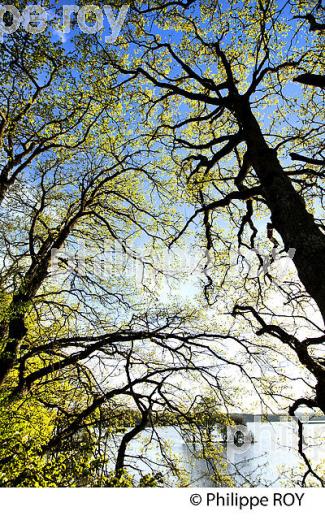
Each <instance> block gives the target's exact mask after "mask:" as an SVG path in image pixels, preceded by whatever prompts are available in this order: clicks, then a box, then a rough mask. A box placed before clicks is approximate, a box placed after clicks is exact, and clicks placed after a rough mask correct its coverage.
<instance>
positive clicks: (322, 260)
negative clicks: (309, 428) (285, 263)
mask: <svg viewBox="0 0 325 520" xmlns="http://www.w3.org/2000/svg"><path fill="white" fill-rule="evenodd" d="M233 111H234V113H235V115H236V117H237V120H238V122H239V125H240V126H241V128H242V129H243V133H244V137H245V141H246V144H247V151H248V154H249V158H250V161H251V164H252V166H253V168H254V170H255V172H256V174H257V176H258V179H259V181H260V183H261V185H262V187H263V190H264V197H265V199H266V202H267V205H268V207H269V209H270V212H271V218H272V223H273V225H274V228H275V229H276V230H277V231H278V233H279V234H280V235H281V237H282V240H283V243H284V245H285V248H286V249H287V250H289V249H290V248H293V249H295V255H294V257H293V262H294V264H295V266H296V269H297V272H298V276H299V279H300V281H301V282H302V283H303V285H304V286H305V288H306V290H307V291H308V293H309V294H310V296H311V297H312V298H313V299H314V300H315V302H316V304H317V305H318V308H319V310H320V312H321V315H322V317H323V320H324V322H325V235H324V234H323V233H322V231H321V230H320V228H319V227H318V226H317V224H316V222H315V220H314V217H313V215H312V214H311V213H309V212H308V211H307V209H306V205H305V202H304V200H303V198H302V197H301V196H300V195H299V194H298V193H297V192H296V190H295V189H294V187H293V185H292V183H291V180H290V178H289V177H288V176H287V175H286V173H285V171H284V170H283V168H282V166H281V164H280V162H279V159H278V157H277V154H276V151H275V150H273V149H272V148H271V147H269V146H268V144H267V143H266V141H265V139H264V136H263V133H262V130H261V128H260V126H259V124H258V122H257V120H256V118H255V116H254V114H253V112H252V110H251V107H250V103H249V100H248V98H246V97H244V96H236V97H235V100H234V102H233ZM317 380H318V383H317V385H316V394H317V397H316V402H317V405H318V406H319V407H320V408H321V409H322V410H323V411H324V413H325V367H324V371H323V373H322V375H319V376H318V377H317Z"/></svg>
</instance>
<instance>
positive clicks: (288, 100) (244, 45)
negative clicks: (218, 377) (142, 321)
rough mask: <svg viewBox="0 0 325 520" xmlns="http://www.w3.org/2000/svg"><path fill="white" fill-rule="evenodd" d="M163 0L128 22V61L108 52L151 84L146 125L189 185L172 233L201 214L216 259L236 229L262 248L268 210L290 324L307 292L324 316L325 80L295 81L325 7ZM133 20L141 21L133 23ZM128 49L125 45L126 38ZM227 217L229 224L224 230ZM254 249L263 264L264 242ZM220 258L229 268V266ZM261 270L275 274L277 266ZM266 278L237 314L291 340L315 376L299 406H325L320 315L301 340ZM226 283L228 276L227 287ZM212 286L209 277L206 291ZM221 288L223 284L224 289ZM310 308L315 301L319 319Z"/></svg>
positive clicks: (312, 61)
mask: <svg viewBox="0 0 325 520" xmlns="http://www.w3.org/2000/svg"><path fill="white" fill-rule="evenodd" d="M137 6H138V4H137V3H135V12H136V13H138V12H139V10H140V7H138V9H137ZM155 6H156V7H155V8H153V7H152V9H151V11H150V17H149V15H148V16H147V17H139V16H137V15H135V16H134V17H133V18H132V20H131V21H130V25H129V28H128V29H126V30H125V37H126V38H127V41H128V42H129V43H132V44H133V45H135V46H136V49H137V51H136V52H134V53H132V55H129V60H128V61H127V62H126V60H125V59H124V60H123V61H122V60H119V56H118V54H117V56H112V55H110V54H108V53H106V61H107V64H109V65H110V66H115V67H116V68H117V70H118V71H119V72H120V73H121V74H124V75H125V77H128V78H130V79H133V81H135V82H136V84H137V86H138V85H139V83H141V84H142V89H141V90H140V92H139V95H138V102H139V106H140V104H141V103H142V107H143V108H142V111H143V121H144V123H143V124H144V125H145V128H146V130H145V131H144V132H147V135H149V138H148V139H149V140H150V141H149V142H150V145H151V147H152V150H155V149H156V148H157V147H160V149H161V150H163V152H162V153H163V154H164V158H163V159H162V162H161V166H160V167H161V168H162V169H166V156H171V161H169V163H168V164H169V168H170V170H172V171H173V172H174V175H175V177H176V178H177V179H178V181H179V184H180V186H181V189H183V190H185V193H186V194H187V195H185V197H186V198H185V200H186V201H188V202H191V203H192V204H193V203H194V204H195V206H196V210H195V212H194V213H193V215H192V217H190V218H189V219H187V222H186V224H185V226H184V228H183V229H181V230H180V231H179V233H178V234H177V235H176V236H175V238H174V240H173V242H175V241H176V240H177V239H178V238H179V237H180V236H181V235H183V233H184V232H185V231H186V230H187V229H188V228H189V227H190V225H191V224H192V223H193V221H194V219H196V218H197V217H199V216H200V215H201V216H202V219H203V224H204V233H205V240H206V248H207V250H208V252H209V253H211V257H212V256H213V255H214V257H215V259H214V261H215V265H216V263H217V262H218V258H220V257H221V256H222V254H223V255H228V254H229V249H230V247H231V242H232V240H233V239H234V231H235V229H236V230H237V240H238V244H239V246H240V248H241V249H243V248H246V249H248V250H253V251H254V250H260V249H261V248H260V245H261V244H262V240H263V238H264V237H263V228H264V229H265V227H264V226H265V224H266V223H265V224H264V223H263V220H264V222H265V220H266V219H267V220H269V221H270V222H269V224H268V225H267V238H268V240H269V241H270V242H269V243H271V245H272V250H273V253H272V254H273V257H274V255H276V254H278V253H279V251H280V250H283V251H286V252H287V253H291V252H292V262H293V264H294V266H295V269H296V273H297V277H295V278H292V282H290V284H291V290H290V291H286V286H285V285H283V284H280V285H279V284H277V286H276V292H277V294H278V298H280V297H281V298H283V294H284V297H285V298H287V303H288V305H289V306H290V307H292V310H291V311H290V316H291V317H292V320H291V326H292V324H293V323H294V321H293V319H296V318H297V316H298V315H301V314H303V315H305V313H306V304H305V302H306V299H307V295H308V296H309V297H310V299H309V301H310V302H311V301H314V302H315V303H316V305H317V307H318V310H319V312H320V314H321V315H322V318H323V320H324V317H325V292H324V291H325V286H324V284H323V282H322V280H323V278H324V262H323V258H324V253H325V238H324V227H323V221H322V219H321V218H320V217H319V212H320V210H321V208H322V201H323V190H322V187H321V181H322V178H323V173H322V171H321V169H320V168H318V166H322V165H323V159H322V156H321V153H322V145H321V135H322V133H321V127H320V123H319V119H318V111H319V103H320V98H319V91H317V90H314V89H313V90H311V89H310V88H309V87H308V88H306V89H304V90H301V89H300V90H297V89H296V88H295V87H294V86H293V81H300V80H301V74H300V73H301V72H302V73H303V74H313V75H314V76H319V77H321V76H320V74H321V69H320V65H319V61H318V55H319V52H320V45H321V43H320V36H321V34H320V33H321V31H322V26H321V24H318V25H317V31H313V30H312V31H308V27H306V26H305V24H304V20H305V19H307V20H309V21H311V20H312V19H313V20H314V19H315V17H314V14H312V15H310V14H307V15H306V9H307V8H308V9H309V10H310V12H313V13H314V12H317V13H318V10H319V9H321V8H320V6H319V5H318V4H317V3H316V2H307V3H305V2H287V3H286V4H285V5H284V6H283V5H282V3H277V2H275V1H268V2H256V3H248V4H245V5H244V4H243V3H241V2H235V1H234V2H229V5H226V4H223V3H222V2H218V3H216V2H205V3H204V5H203V4H202V3H201V4H200V3H199V2H189V3H187V4H186V5H185V4H183V3H182V2H175V3H173V4H172V5H171V4H168V5H166V6H164V7H163V6H161V5H160V4H159V2H157V3H156V4H155ZM292 15H294V17H293V18H294V19H293V20H292ZM297 20H298V22H297ZM302 20H303V21H302ZM150 24H151V26H152V28H151V29H150ZM312 25H313V26H312V27H311V29H315V27H316V26H315V24H312ZM134 26H135V27H136V28H137V30H132V28H133V27H134ZM175 32H177V33H178V35H179V36H178V37H177V38H175V37H174V35H175ZM302 37H303V41H304V44H303V45H302V44H301V40H300V39H301V38H302ZM120 48H121V53H120V55H123V53H124V52H125V43H124V42H122V43H121V45H120ZM104 55H105V50H104ZM133 55H134V56H133ZM244 56H245V59H244ZM104 59H105V58H104ZM298 73H299V75H298V76H297V74H298ZM299 78H300V79H299ZM304 78H305V79H306V76H304ZM319 81H321V80H319ZM314 83H315V81H314ZM317 84H318V83H317ZM298 96H299V101H300V103H297V100H298ZM144 103H145V105H144ZM272 110H273V114H272ZM146 121H148V122H149V123H148V124H147V125H146ZM302 146H303V147H304V149H306V147H307V148H308V150H309V152H310V154H309V155H311V158H310V159H308V158H307V159H304V157H301V154H297V152H298V151H299V149H301V147H302ZM290 157H291V159H292V160H297V159H298V160H301V158H302V160H303V161H305V162H306V163H307V164H308V168H307V167H301V166H295V165H294V164H293V163H292V161H291V160H290ZM312 204H313V205H314V208H313V209H312V207H311V205H312ZM262 219H263V220H262ZM222 220H223V221H226V222H227V224H226V229H224V230H221V229H220V222H222ZM259 220H260V222H259ZM229 228H231V231H233V232H232V233H231V232H229ZM261 235H262V236H261ZM264 236H265V235H264ZM264 242H265V241H264ZM270 256H271V262H273V260H274V258H272V255H270ZM257 257H258V259H259V261H260V263H261V266H262V273H263V271H265V269H264V267H263V258H262V256H261V253H260V252H259V251H257ZM240 258H243V255H242V253H241V252H240V253H239V255H238V260H240ZM210 267H211V263H210ZM218 268H219V275H220V264H219V265H218ZM226 270H227V267H225V269H224V271H226ZM229 272H231V274H232V275H233V271H232V270H230V271H229ZM264 274H266V276H265V281H266V282H268V281H269V282H270V281H271V277H270V273H268V272H266V273H265V272H264ZM216 276H217V275H216ZM221 278H222V277H221ZM226 278H227V277H226ZM261 278H262V277H257V279H256V291H257V292H256V296H255V298H254V297H253V299H252V298H251V294H249V298H247V300H251V301H250V303H249V304H247V302H246V304H245V303H244V304H242V303H241V302H240V301H238V303H235V304H234V305H233V309H232V312H233V314H234V315H236V316H245V317H246V319H250V318H248V316H249V315H250V316H251V317H252V318H253V319H252V325H253V322H254V321H255V323H257V324H258V325H259V326H260V329H259V331H258V334H259V335H268V336H270V337H272V336H273V337H275V338H276V339H277V340H280V342H281V343H282V344H286V345H289V347H290V348H291V349H292V350H293V351H294V352H295V353H296V355H297V357H298V359H299V362H300V363H301V364H302V365H303V366H304V367H306V368H307V370H308V371H309V372H310V373H311V374H312V376H313V377H314V378H315V381H316V384H315V386H314V389H315V394H314V396H313V397H312V398H310V399H304V398H302V399H300V400H299V401H298V402H296V403H295V404H293V406H292V408H291V411H292V413H294V410H295V409H296V408H297V406H298V405H300V404H307V405H309V406H314V407H319V408H320V409H321V410H322V411H324V410H325V386H324V385H325V381H324V364H323V362H322V359H321V358H319V352H318V350H315V352H313V346H317V345H318V346H320V345H321V344H322V343H323V342H324V329H323V325H322V324H317V322H314V323H313V324H312V325H311V329H310V331H311V337H305V338H304V339H303V340H301V339H298V336H299V331H297V333H296V334H295V333H291V332H287V330H286V328H288V327H290V322H289V324H288V323H287V324H284V320H283V319H281V317H279V316H277V312H276V311H275V312H273V313H271V315H272V321H269V322H268V321H267V320H265V318H264V317H263V313H265V312H266V313H267V314H269V310H268V306H269V300H268V299H267V291H268V288H267V285H264V286H263V283H262V279H261ZM246 281H247V280H246ZM246 281H245V280H244V285H243V287H244V291H245V283H246ZM298 281H299V284H298ZM225 283H226V280H225V279H223V281H222V282H221V285H222V284H225ZM216 285H217V284H216ZM212 286H213V279H212V277H211V275H209V276H208V277H207V283H206V295H207V293H208V292H209V290H210V289H213V287H212ZM216 288H217V292H219V294H220V293H221V287H220V286H219V287H216ZM292 289H294V294H293V293H292ZM240 300H243V299H242V298H241V299H240ZM252 300H253V301H252ZM254 300H255V302H254ZM228 301H229V297H228ZM303 308H304V309H303ZM263 309H264V310H263ZM302 309H303V313H302V312H301V310H302ZM294 316H296V318H294ZM309 316H310V310H309V314H308V321H309V323H310V320H309ZM300 327H302V322H300Z"/></svg>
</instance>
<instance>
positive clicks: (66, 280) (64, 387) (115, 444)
mask: <svg viewBox="0 0 325 520" xmlns="http://www.w3.org/2000/svg"><path fill="white" fill-rule="evenodd" d="M14 4H15V5H16V4H17V7H20V8H21V7H22V6H23V5H24V2H14ZM45 4H46V6H47V7H49V8H50V7H51V8H52V9H54V10H55V9H57V10H58V9H59V6H58V5H57V4H56V2H47V3H45ZM81 4H86V2H82V3H81ZM112 5H113V6H114V7H115V8H116V9H117V10H118V9H120V8H121V6H122V5H123V2H118V1H116V2H113V3H112ZM322 15H323V7H322V2H316V1H312V0H310V1H309V0H288V1H285V2H282V1H281V2H280V1H276V0H258V1H245V2H242V1H239V0H227V1H223V0H221V1H216V0H205V1H201V2H200V1H198V0H187V1H171V2H161V1H160V0H154V1H152V2H148V3H147V2H136V1H132V2H130V9H129V11H128V14H127V18H126V20H125V22H124V24H123V27H122V29H121V32H120V35H119V37H118V39H117V41H116V42H115V43H114V44H113V45H111V44H107V43H106V44H105V43H104V40H103V38H102V34H101V33H96V34H85V33H82V32H80V31H78V30H74V31H73V32H72V34H71V35H69V36H68V39H67V40H64V39H62V40H60V38H59V37H55V36H54V35H53V27H51V25H49V26H48V27H47V29H46V31H44V32H43V33H41V34H30V33H27V32H25V31H24V30H23V29H20V30H19V31H16V32H14V33H12V34H6V35H4V37H3V41H2V43H0V46H1V51H2V52H1V65H0V75H1V88H0V149H1V152H0V204H1V206H0V219H1V230H0V243H1V270H0V305H1V308H0V385H1V397H0V407H1V408H2V410H3V413H2V414H1V429H0V432H1V433H0V438H1V451H0V482H1V485H4V486H16V485H32V486H47V485H54V486H55V485H57V486H74V485H79V486H80V485H107V486H115V485H125V486H132V485H140V486H145V485H153V486H156V485H162V484H163V483H164V482H166V481H165V480H164V479H166V478H167V475H168V474H169V473H170V472H171V474H172V475H173V476H174V477H175V478H177V479H178V480H177V482H178V485H186V482H187V480H186V478H187V477H186V471H185V470H184V469H182V467H181V464H179V463H178V462H177V461H176V460H175V458H174V457H173V455H172V453H170V451H169V450H168V446H166V445H164V442H163V441H162V439H161V438H160V434H159V428H158V426H157V425H158V424H166V422H167V423H170V424H174V425H178V427H179V428H180V430H181V431H182V432H183V434H184V436H185V437H186V435H188V429H190V430H191V431H193V432H196V434H197V432H199V433H200V442H201V443H202V446H203V447H205V449H206V450H207V452H208V455H207V454H205V455H204V456H205V457H206V458H207V457H210V458H211V459H213V460H214V459H215V460H218V463H217V464H216V466H215V468H217V469H216V470H215V481H216V483H217V484H219V485H231V483H232V481H231V478H230V477H229V475H227V471H226V468H225V467H223V466H222V464H221V462H220V453H219V452H218V450H216V449H215V447H214V445H213V443H212V440H211V435H212V433H211V431H210V428H209V427H208V426H209V424H210V423H209V421H207V422H206V421H205V419H206V417H207V416H209V417H211V409H213V410H214V411H215V414H212V419H211V421H212V422H219V423H222V424H223V425H227V424H229V414H231V412H233V411H234V410H236V409H238V408H239V409H241V410H244V411H248V408H249V407H250V406H252V407H253V408H254V409H255V410H256V409H260V410H262V411H263V412H267V411H271V412H274V411H279V410H280V411H286V413H289V414H290V415H292V416H294V415H295V412H296V411H297V410H298V409H299V408H300V407H302V406H305V407H306V406H307V407H308V408H309V409H310V410H311V411H313V412H315V413H323V414H325V363H324V342H325V331H324V321H325V282H324V280H325V263H324V259H325V236H324V229H325V228H324V214H323V210H324V184H323V180H324V148H323V141H322V137H323V127H322V120H321V117H320V113H321V106H322V95H323V89H324V76H323V70H322V64H321V61H320V59H319V56H320V53H321V50H322V37H323V33H324V24H323V18H322ZM189 272H190V273H191V276H189V274H188V273H189ZM184 284H187V288H186V290H185V289H184V291H183V294H182V287H183V288H184ZM178 287H180V290H179V291H177V288H178ZM202 418H204V420H203V419H202ZM209 420H210V419H209ZM202 421H203V423H202ZM230 422H231V421H230ZM299 424H300V423H299ZM203 427H204V432H205V433H204V435H203V436H202V428H203ZM300 429H302V426H301V424H300ZM143 432H150V433H149V435H150V436H151V442H152V443H154V444H155V445H157V447H158V448H159V451H160V454H161V460H160V459H159V462H157V461H153V460H148V459H147V457H146V454H145V452H143V451H141V449H139V451H138V453H136V455H130V452H129V447H130V446H131V445H132V442H133V441H134V440H135V439H136V438H137V439H139V438H141V435H142V434H143ZM299 433H300V434H302V430H301V431H300V430H299ZM299 446H300V445H299ZM299 451H300V454H301V456H302V459H303V462H304V465H305V468H304V471H303V473H302V476H301V483H302V485H306V483H308V478H311V479H314V480H313V482H314V484H315V485H324V480H323V477H322V475H320V474H319V472H318V471H317V470H316V469H315V468H314V466H313V464H312V462H311V461H310V460H309V459H308V458H307V456H306V455H305V453H304V452H303V450H302V449H300V447H299ZM203 452H204V449H203ZM137 460H138V461H139V460H141V461H142V463H144V464H145V466H146V470H143V469H139V467H138V466H137V463H136V461H137ZM134 468H137V473H138V476H139V478H138V479H136V478H135V477H133V476H132V471H133V470H134Z"/></svg>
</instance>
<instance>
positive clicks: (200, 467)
mask: <svg viewBox="0 0 325 520" xmlns="http://www.w3.org/2000/svg"><path fill="white" fill-rule="evenodd" d="M238 428H239V430H242V431H244V432H246V433H245V434H246V442H244V444H243V445H242V446H236V444H235V442H233V439H234V437H233V436H232V435H231V432H230V433H228V438H229V439H232V440H231V442H227V443H225V442H224V443H220V439H221V436H220V433H219V432H218V429H215V431H214V436H215V439H216V440H215V442H216V443H217V445H218V446H219V447H222V449H223V454H222V457H223V459H224V461H225V462H226V467H227V473H228V474H230V475H231V476H232V477H233V479H234V481H235V483H236V486H238V487H241V486H245V485H246V486H268V487H269V486H274V487H281V486H290V484H291V485H292V484H293V482H294V481H293V480H292V478H293V477H294V476H296V477H297V476H301V475H302V474H303V473H304V470H303V469H302V468H304V466H303V465H302V464H303V460H302V458H301V456H300V455H299V453H298V435H297V424H296V423H295V422H294V421H286V422H283V421H282V422H271V423H268V422H259V421H254V422H247V423H246V425H245V426H242V427H241V426H239V427H238ZM232 432H234V430H232ZM303 433H304V453H305V454H306V455H307V456H308V459H309V460H310V462H311V465H312V467H313V468H316V467H317V465H318V464H320V463H321V461H323V470H322V471H323V472H324V468H325V465H324V463H325V423H324V422H323V423H319V424H309V423H305V424H304V428H303ZM157 434H158V437H159V438H160V440H162V441H163V443H167V445H168V448H167V450H168V449H169V450H170V452H171V454H172V456H173V457H177V458H178V460H179V463H180V465H181V466H182V467H183V468H185V469H186V470H187V471H188V473H189V474H190V481H191V486H192V487H215V484H214V483H213V482H212V480H211V478H210V477H211V472H212V471H213V469H212V466H211V461H207V460H202V459H201V458H199V457H197V456H196V448H195V446H194V445H193V444H192V443H188V442H185V441H184V439H183V437H182V435H181V434H180V432H179V430H178V429H177V428H175V427H170V426H168V427H161V428H157ZM250 436H252V438H253V442H251V437H250ZM143 442H147V446H146V449H145V451H144V456H145V458H144V462H141V463H140V464H139V462H138V461H137V459H136V455H137V454H138V453H139V451H138V450H139V449H140V446H141V445H142V443H143ZM127 453H128V462H129V463H130V465H131V466H132V465H133V467H138V468H140V469H142V470H143V471H144V472H145V471H148V472H149V467H150V466H152V464H151V461H155V462H157V470H159V464H160V455H159V442H158V441H157V438H155V437H152V436H151V434H150V433H149V430H148V431H145V432H144V433H142V434H141V436H140V437H139V438H138V439H137V440H134V441H133V443H131V444H130V445H129V449H128V452H127ZM133 455H134V458H133ZM146 460H147V461H150V464H149V462H148V465H147V463H146V462H145V461H146ZM320 471H321V470H319V469H318V474H320ZM322 476H323V477H325V475H324V474H323V475H322ZM175 484H176V480H175V479H174V478H173V477H172V476H171V478H170V485H175Z"/></svg>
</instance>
